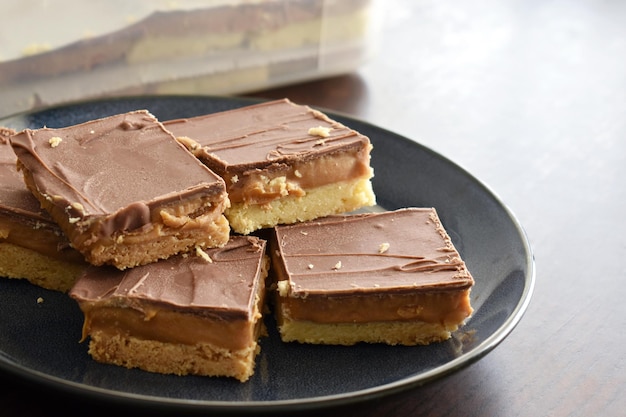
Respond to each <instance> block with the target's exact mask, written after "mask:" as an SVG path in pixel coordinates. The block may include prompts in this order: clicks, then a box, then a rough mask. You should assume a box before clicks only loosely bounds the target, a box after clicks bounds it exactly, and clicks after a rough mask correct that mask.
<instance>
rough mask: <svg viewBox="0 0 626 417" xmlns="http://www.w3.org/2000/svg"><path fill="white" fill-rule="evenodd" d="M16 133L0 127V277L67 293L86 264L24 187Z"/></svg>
mask: <svg viewBox="0 0 626 417" xmlns="http://www.w3.org/2000/svg"><path fill="white" fill-rule="evenodd" d="M13 134H15V132H14V131H12V130H10V129H7V128H1V127H0V276H2V277H6V278H18V279H26V280H28V281H29V282H31V283H32V284H35V285H38V286H40V287H43V288H47V289H50V290H56V291H62V292H66V291H68V290H69V289H70V288H71V286H72V285H73V284H74V280H75V279H76V277H77V276H78V274H79V273H80V272H81V271H82V270H83V269H84V268H85V267H86V266H87V264H86V263H85V261H84V259H83V257H82V255H81V254H80V253H78V252H77V251H75V250H74V249H72V248H71V247H70V244H69V241H68V240H67V238H66V237H65V235H64V234H63V232H62V231H61V228H60V227H59V226H58V225H57V224H56V223H55V222H54V221H53V220H52V218H51V217H50V216H49V215H48V213H47V212H46V211H45V210H43V209H42V208H41V207H40V205H39V201H37V199H36V198H35V197H33V195H32V194H31V192H30V191H29V190H28V189H27V188H26V186H25V185H24V180H23V179H22V175H21V174H20V173H19V172H18V171H17V166H16V163H17V157H16V156H15V153H14V152H13V149H12V148H11V145H10V143H9V136H11V135H13Z"/></svg>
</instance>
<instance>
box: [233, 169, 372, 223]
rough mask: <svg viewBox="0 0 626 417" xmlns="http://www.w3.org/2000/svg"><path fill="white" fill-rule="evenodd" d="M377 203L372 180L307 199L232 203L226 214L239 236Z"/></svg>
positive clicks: (322, 190) (325, 189) (312, 192)
mask: <svg viewBox="0 0 626 417" xmlns="http://www.w3.org/2000/svg"><path fill="white" fill-rule="evenodd" d="M375 204H376V197H375V195H374V191H373V190H372V183H371V181H370V179H369V178H359V179H357V180H354V181H347V182H342V183H334V184H328V185H324V186H321V187H317V188H313V189H309V190H307V191H306V194H305V195H304V196H301V197H298V196H286V197H283V198H281V199H277V200H274V201H272V202H271V203H266V204H247V203H232V205H231V207H230V208H228V209H226V210H225V211H224V214H225V216H226V218H227V219H228V221H229V223H230V226H231V228H232V229H233V231H234V232H236V233H240V234H244V235H247V234H250V233H252V232H254V231H255V230H259V229H263V228H268V227H273V226H276V225H279V224H293V223H297V222H302V221H308V220H313V219H316V218H319V217H324V216H328V215H331V214H339V213H345V212H349V211H353V210H357V209H359V208H362V207H369V206H373V205H375Z"/></svg>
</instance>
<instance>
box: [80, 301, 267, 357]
mask: <svg viewBox="0 0 626 417" xmlns="http://www.w3.org/2000/svg"><path fill="white" fill-rule="evenodd" d="M81 308H82V309H83V313H84V315H85V322H84V325H83V340H84V339H86V338H87V336H88V335H89V334H91V333H94V332H101V333H103V334H108V335H110V336H113V335H121V336H124V337H128V336H133V337H135V338H138V339H144V340H156V341H159V342H163V343H175V344H185V345H196V344H200V343H208V344H211V345H213V346H216V347H221V348H225V349H228V350H239V349H244V348H247V347H249V346H250V345H251V344H252V343H254V342H255V341H256V340H257V337H258V335H259V333H260V328H261V327H260V326H261V321H260V320H259V319H258V318H259V316H260V315H255V320H254V321H249V320H245V319H236V318H231V319H225V318H223V317H204V316H199V315H194V314H185V313H180V312H175V311H171V310H164V309H159V310H151V311H147V312H146V313H143V312H140V311H138V310H135V309H132V308H124V307H111V306H96V305H93V304H89V305H88V304H87V303H83V305H82V306H81Z"/></svg>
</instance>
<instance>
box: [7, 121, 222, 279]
mask: <svg viewBox="0 0 626 417" xmlns="http://www.w3.org/2000/svg"><path fill="white" fill-rule="evenodd" d="M11 144H12V147H13V150H14V151H15V154H16V155H17V158H18V166H19V168H20V169H21V171H22V172H23V175H24V181H25V183H26V185H27V186H28V188H29V189H30V191H31V192H32V193H33V194H34V195H35V197H37V199H38V200H39V202H40V203H41V205H42V207H43V208H44V209H46V211H48V212H49V213H50V215H51V216H52V218H53V219H54V220H55V221H56V222H57V223H58V224H59V225H60V227H61V229H62V230H63V231H64V233H65V234H66V235H67V237H68V239H69V241H70V242H71V245H72V246H73V247H74V248H75V249H76V250H78V251H79V252H81V253H82V254H83V256H84V257H85V258H86V260H87V261H88V262H89V263H91V264H93V265H103V264H111V265H114V266H116V267H117V268H120V269H124V268H128V267H134V266H137V265H142V264H146V263H150V262H154V261H156V260H158V259H163V258H167V257H169V256H171V255H174V254H177V253H181V252H189V251H193V250H195V248H208V247H218V246H223V245H224V244H226V242H227V241H228V238H229V232H230V228H229V226H228V221H227V220H226V218H225V217H224V215H223V211H224V208H225V207H227V206H228V196H227V194H226V189H225V185H224V181H223V180H222V179H221V178H220V177H219V176H217V175H216V174H214V173H213V172H211V171H210V170H209V169H207V167H206V166H204V165H203V164H202V163H200V162H199V161H198V160H197V159H196V158H195V157H194V156H193V155H191V154H190V153H189V152H188V151H187V150H186V149H185V148H184V147H183V146H182V145H180V144H179V143H178V142H177V141H176V139H175V138H174V137H173V136H172V135H171V134H170V133H169V132H168V131H166V130H165V129H164V128H163V126H162V125H161V123H160V122H158V121H157V120H156V118H155V117H154V116H152V115H151V114H150V113H149V112H148V111H145V110H138V111H133V112H129V113H125V114H117V115H113V116H109V117H105V118H102V119H96V120H92V121H89V122H85V123H82V124H78V125H73V126H69V127H64V128H41V129H35V130H31V129H25V130H23V131H22V132H20V133H17V134H16V135H13V136H12V137H11Z"/></svg>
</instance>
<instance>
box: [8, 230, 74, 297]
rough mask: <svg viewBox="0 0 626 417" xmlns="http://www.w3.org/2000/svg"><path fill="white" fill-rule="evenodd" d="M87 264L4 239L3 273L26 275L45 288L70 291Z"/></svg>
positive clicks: (31, 281) (11, 276) (18, 276)
mask: <svg viewBox="0 0 626 417" xmlns="http://www.w3.org/2000/svg"><path fill="white" fill-rule="evenodd" d="M85 267H86V264H85V265H83V264H76V263H71V262H66V261H62V260H59V259H55V258H52V257H50V256H47V255H43V254H41V253H38V252H35V251H34V250H32V249H28V248H23V247H21V246H17V245H14V244H12V243H6V242H3V243H0V276H3V277H6V278H15V279H25V280H27V281H29V282H30V283H31V284H34V285H37V286H39V287H42V288H45V289H49V290H55V291H61V292H67V291H69V290H70V288H72V286H73V285H74V282H75V281H76V278H77V277H78V275H79V274H80V273H81V272H82V271H83V270H84V269H85Z"/></svg>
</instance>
